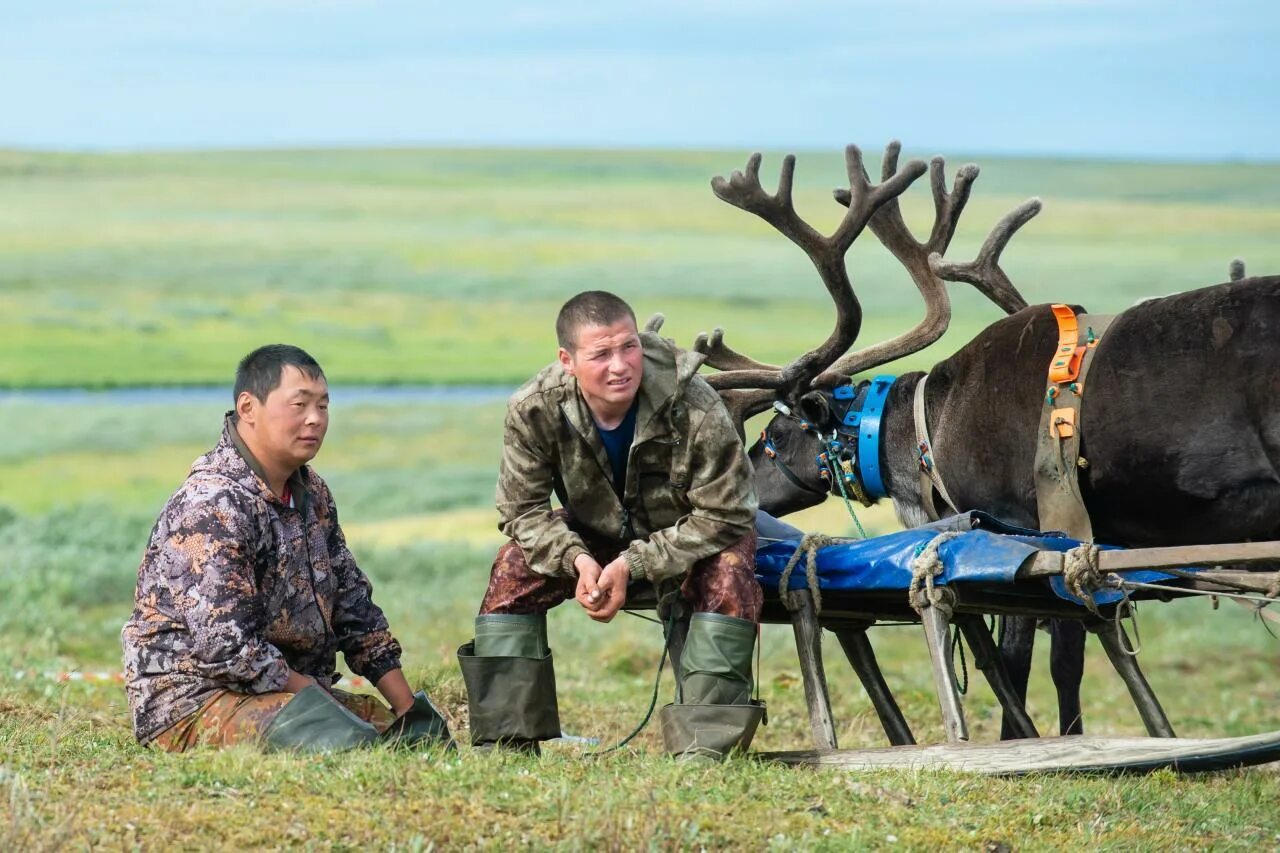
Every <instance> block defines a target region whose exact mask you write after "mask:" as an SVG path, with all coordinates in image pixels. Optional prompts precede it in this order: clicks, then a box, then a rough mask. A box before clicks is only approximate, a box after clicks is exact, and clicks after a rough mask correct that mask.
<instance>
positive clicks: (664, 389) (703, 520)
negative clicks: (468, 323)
mask: <svg viewBox="0 0 1280 853" xmlns="http://www.w3.org/2000/svg"><path fill="white" fill-rule="evenodd" d="M556 334H557V337H558V338H559V344H560V348H559V360H558V361H557V362H555V363H553V364H552V365H550V366H549V367H547V368H545V369H543V370H542V371H541V372H540V373H538V375H537V376H535V377H534V378H533V379H532V380H531V381H530V382H528V383H526V384H525V385H524V386H523V387H522V388H521V389H520V390H518V391H517V392H516V393H515V395H514V396H513V397H512V398H511V401H510V403H509V404H508V407H507V420H506V435H505V446H504V450H503V457H502V471H501V475H500V478H499V480H498V493H497V505H498V513H499V515H500V517H501V525H500V526H501V529H502V531H503V533H505V534H506V535H507V536H509V537H511V542H509V543H508V544H507V545H505V546H504V547H503V548H502V549H501V550H500V551H499V552H498V556H497V559H496V560H495V561H494V564H493V569H492V573H491V576H490V580H489V588H488V592H487V593H486V594H485V597H484V601H483V603H482V604H481V605H480V615H479V616H478V617H477V618H476V628H475V641H474V645H472V644H467V645H465V646H463V647H462V649H460V650H459V661H460V663H461V665H462V670H463V676H464V678H465V680H466V683H467V691H468V695H469V699H470V706H471V740H472V743H474V744H477V745H486V744H499V745H506V746H509V747H513V748H518V749H526V750H530V751H537V742H538V741H539V740H548V739H551V738H555V737H559V735H560V718H559V712H558V708H557V705H556V695H555V676H554V672H553V668H552V662H551V653H550V650H549V649H548V648H547V641H546V612H547V610H548V609H549V608H551V607H554V606H556V605H557V604H559V603H560V602H562V601H565V600H567V599H570V598H573V599H576V600H577V602H578V604H580V605H581V606H582V607H583V608H585V609H586V611H587V613H589V614H590V615H591V618H593V619H595V620H597V621H600V622H608V621H609V620H610V619H612V618H613V616H614V614H616V613H617V612H618V610H619V608H621V607H622V606H623V604H625V603H626V601H627V596H628V585H629V584H635V583H639V582H642V581H648V582H651V583H653V584H654V585H655V586H658V587H659V595H660V597H662V598H663V599H666V597H667V596H668V595H670V594H674V593H676V592H677V591H678V593H679V595H680V596H681V597H683V598H684V599H685V601H687V602H688V603H689V604H690V605H691V606H692V609H693V610H694V611H695V612H694V614H693V617H692V619H691V620H690V627H689V635H688V640H687V642H686V644H685V646H684V652H683V655H682V658H681V665H680V671H679V672H677V674H676V675H677V683H678V685H679V687H678V694H677V698H678V703H677V704H675V705H670V706H668V707H667V708H664V709H663V714H662V716H661V720H662V728H663V737H664V740H665V743H666V746H667V749H668V751H670V752H672V753H673V754H681V755H683V754H695V753H715V754H723V753H725V752H728V751H729V750H730V749H732V748H734V747H735V746H745V745H746V743H747V742H748V741H749V738H750V733H751V732H753V731H754V728H755V725H756V723H758V721H759V712H760V709H759V708H758V706H756V705H754V704H752V703H751V702H750V696H751V653H752V648H753V645H754V642H755V638H756V630H757V624H758V623H759V619H760V608H761V601H762V594H761V591H760V586H759V584H758V583H757V582H756V579H755V573H754V570H755V547H756V534H755V530H754V526H753V525H754V522H755V511H756V497H755V491H754V486H753V480H752V470H751V466H750V463H749V462H748V461H747V458H746V454H745V453H744V452H743V448H742V442H741V440H740V439H739V438H738V434H737V432H736V431H735V429H734V426H733V423H732V422H731V420H730V418H729V414H728V412H726V411H725V409H724V406H723V405H722V404H721V402H720V398H719V396H718V395H717V394H716V392H715V391H714V390H712V389H711V387H710V386H708V385H707V384H706V383H705V382H704V381H703V380H702V379H700V378H698V377H697V376H695V375H693V374H694V372H695V371H696V364H694V363H691V362H684V361H682V360H680V359H679V358H678V357H677V352H676V349H675V347H674V345H673V344H671V342H670V341H667V340H665V339H663V338H661V337H659V336H658V335H657V334H653V333H649V332H646V333H644V334H640V333H639V331H637V328H636V320H635V314H634V313H633V312H632V311H631V308H630V307H629V306H628V305H627V303H625V302H623V301H622V300H621V299H619V298H618V297H616V296H614V295H613V294H610V293H604V292H602V291H589V292H586V293H580V294H578V295H577V296H575V297H574V298H572V299H570V300H569V301H568V302H567V303H565V305H564V307H563V308H562V309H561V310H560V315H559V317H558V318H557V320H556ZM553 492H555V493H556V494H557V496H558V498H559V500H560V503H561V504H562V505H563V508H562V509H559V510H553V509H552V508H551V495H552V493H553ZM694 730H698V731H704V732H706V731H712V730H715V731H717V732H719V733H720V734H721V735H726V733H727V736H725V737H721V738H720V739H718V740H716V741H715V742H710V741H708V740H707V739H706V738H703V739H701V740H699V739H698V738H696V737H694V735H693V732H694Z"/></svg>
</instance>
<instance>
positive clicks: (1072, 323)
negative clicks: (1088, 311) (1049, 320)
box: [1049, 305, 1085, 383]
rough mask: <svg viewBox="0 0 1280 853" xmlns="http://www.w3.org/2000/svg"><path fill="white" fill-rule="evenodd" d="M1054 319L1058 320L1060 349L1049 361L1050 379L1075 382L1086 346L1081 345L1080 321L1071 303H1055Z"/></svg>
mask: <svg viewBox="0 0 1280 853" xmlns="http://www.w3.org/2000/svg"><path fill="white" fill-rule="evenodd" d="M1052 308H1053V319H1055V320H1057V321H1058V351H1057V352H1056V353H1054V355H1053V361H1051V362H1049V381H1050V382H1053V383H1062V382H1074V381H1075V378H1076V377H1077V376H1079V375H1080V362H1081V361H1083V360H1084V353H1085V348H1084V347H1082V346H1080V321H1079V320H1077V319H1076V312H1075V311H1072V310H1071V306H1069V305H1054V306H1052Z"/></svg>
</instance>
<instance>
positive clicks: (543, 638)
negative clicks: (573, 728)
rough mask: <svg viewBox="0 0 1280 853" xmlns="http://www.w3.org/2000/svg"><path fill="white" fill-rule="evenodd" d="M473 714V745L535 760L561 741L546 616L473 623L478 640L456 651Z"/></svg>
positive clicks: (483, 619) (491, 617) (503, 617)
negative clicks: (545, 744)
mask: <svg viewBox="0 0 1280 853" xmlns="http://www.w3.org/2000/svg"><path fill="white" fill-rule="evenodd" d="M458 665H459V666H461V667H462V679H463V681H465V682H466V685H467V701H468V704H469V706H470V709H471V744H472V746H475V747H479V748H481V749H485V748H491V747H494V746H497V747H500V748H504V749H512V750H517V751H520V752H531V753H534V754H538V753H539V752H540V749H539V747H538V741H542V740H552V739H553V738H558V737H560V709H559V706H558V705H557V704H556V673H555V666H554V664H553V663H552V659H551V649H550V648H549V647H548V646H547V622H546V615H545V614H536V615H523V614H522V615H511V614H490V615H485V616H477V617H476V637H475V640H473V641H472V642H470V643H467V644H466V645H464V646H462V647H461V648H459V649H458Z"/></svg>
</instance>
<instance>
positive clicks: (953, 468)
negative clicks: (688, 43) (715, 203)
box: [697, 143, 1280, 734]
mask: <svg viewBox="0 0 1280 853" xmlns="http://www.w3.org/2000/svg"><path fill="white" fill-rule="evenodd" d="M846 159H847V163H848V172H849V181H850V187H849V190H848V191H844V190H838V191H836V198H837V200H838V201H840V202H841V203H842V204H846V205H847V206H848V208H849V212H848V213H847V214H846V217H845V220H844V222H843V223H842V224H841V227H840V229H838V230H837V232H836V234H835V235H833V236H832V237H831V238H822V237H820V236H819V235H818V234H817V233H816V232H815V231H814V230H813V229H812V228H811V227H810V226H809V225H808V224H806V223H805V222H803V220H801V219H800V218H799V217H798V216H797V215H796V213H795V210H794V208H793V206H792V203H791V182H792V174H793V169H794V161H793V159H792V158H787V159H786V160H785V161H784V164H783V167H782V176H781V179H780V181H779V187H778V191H777V193H776V194H774V195H769V194H767V193H766V192H765V191H764V190H763V189H762V188H761V186H760V183H759V179H758V171H759V163H760V160H759V156H758V155H756V156H753V157H752V158H751V160H750V161H749V163H748V165H747V170H746V172H745V173H738V172H735V173H734V174H733V175H732V177H730V178H729V179H728V180H725V179H723V178H716V179H715V180H713V182H712V188H713V190H714V191H715V193H716V195H717V196H719V197H720V198H721V199H723V200H724V201H727V202H729V203H730V204H733V205H735V206H737V207H740V208H742V209H744V210H747V211H750V212H752V213H755V214H757V215H759V216H760V217H761V218H763V219H765V220H766V221H767V222H769V223H770V224H772V225H773V226H774V227H775V228H777V229H778V230H779V231H781V232H782V233H783V234H785V235H786V236H787V237H789V238H790V239H791V240H792V241H794V242H796V243H797V244H798V245H800V246H801V248H803V249H804V250H805V251H806V253H807V254H808V255H809V257H810V258H811V259H812V260H813V262H814V264H815V266H816V267H817V268H818V270H819V273H820V275H821V277H822V280H823V283H824V284H825V285H826V287H827V289H828V290H829V291H830V292H831V293H832V296H833V299H835V301H836V306H837V323H836V328H835V330H834V331H833V332H832V335H831V337H830V338H829V339H828V341H827V343H826V344H825V345H824V347H822V348H820V350H815V351H814V352H813V353H809V354H807V355H806V356H805V357H802V358H801V359H798V360H797V361H796V362H793V363H792V364H790V365H788V366H787V367H786V368H778V367H773V366H770V365H764V364H760V363H758V362H755V361H753V360H751V359H749V358H747V357H746V356H744V355H741V354H740V353H737V352H735V351H733V350H732V349H730V348H729V347H728V346H727V345H726V344H725V343H724V339H723V334H722V333H721V332H720V331H719V330H717V331H716V332H715V333H714V334H712V335H711V336H709V337H707V338H706V339H702V340H700V341H699V342H698V345H697V346H698V347H699V348H700V349H702V350H704V351H705V352H706V354H707V356H708V358H707V363H708V364H710V365H711V366H713V367H715V368H717V369H719V370H720V371H721V372H720V373H717V374H712V375H710V376H709V377H708V379H709V381H710V382H711V383H712V384H713V385H714V386H715V387H717V389H719V390H720V391H721V393H722V395H723V396H724V397H725V399H726V405H728V407H729V408H730V410H731V411H732V412H733V413H734V414H735V416H736V417H737V418H738V419H739V422H740V423H742V422H744V421H745V419H746V418H747V417H749V416H750V415H752V414H756V413H759V412H762V411H765V410H766V409H768V408H769V407H770V406H772V405H774V404H775V402H781V403H782V404H783V405H784V406H786V407H787V408H788V409H789V410H791V411H793V412H794V413H796V415H799V417H798V418H797V417H795V416H778V417H775V418H774V419H773V420H771V421H770V422H769V424H768V426H767V427H766V430H765V436H766V437H767V441H766V440H765V439H764V438H762V440H761V441H757V442H756V443H755V444H754V445H753V446H752V447H751V448H750V450H749V455H750V457H751V460H752V462H753V464H754V466H755V470H756V478H757V480H756V482H757V488H758V491H759V494H760V498H761V506H762V508H763V509H765V510H766V511H769V512H771V513H773V514H775V515H785V514H786V513H789V512H793V511H795V510H798V509H801V508H804V507H807V506H812V505H815V504H817V503H819V502H821V501H822V500H825V499H826V497H827V496H828V495H829V494H831V493H834V492H835V485H834V484H833V483H832V482H831V481H830V479H824V478H823V477H822V476H820V472H819V469H818V468H817V466H816V465H815V464H814V462H813V459H814V458H815V456H816V455H817V453H818V452H819V450H820V449H821V444H820V439H819V437H818V435H816V434H815V433H830V432H831V431H832V430H834V429H835V428H836V426H837V417H836V414H835V412H836V411H837V410H838V409H837V406H836V403H835V400H834V399H833V389H835V388H836V387H837V386H840V385H844V384H848V383H849V377H850V376H851V375H854V374H857V373H860V372H864V371H868V370H870V369H872V368H874V367H877V366H880V365H883V364H886V363H888V362H890V361H892V360H894V359H897V358H900V357H902V356H904V355H907V354H909V353H913V352H916V351H918V350H920V349H922V348H923V347H925V346H927V345H928V344H930V343H932V342H933V341H935V340H937V339H938V337H940V336H941V335H942V333H943V332H944V331H945V330H946V327H947V324H948V322H949V320H950V301H949V299H948V296H947V292H946V285H945V283H944V282H945V281H959V282H966V283H969V284H973V285H974V286H976V287H978V289H979V290H980V291H981V292H983V293H984V294H985V295H987V296H988V297H989V298H990V299H991V300H992V301H993V302H995V303H996V304H997V305H999V306H1000V307H1001V308H1002V309H1004V310H1005V311H1006V312H1009V316H1006V317H1004V318H1003V319H1000V320H998V321H996V322H995V323H993V324H992V325H991V326H989V327H988V328H987V329H985V330H984V331H982V332H981V333H979V334H978V335H977V337H975V338H974V339H973V340H972V341H970V342H969V343H968V344H966V345H965V346H963V347H962V348H961V349H960V350H959V351H958V352H957V353H955V354H954V355H952V356H951V357H950V358H947V359H944V360H943V361H941V362H939V363H938V364H936V365H934V366H933V368H932V369H930V370H929V371H928V373H927V374H924V373H920V372H913V373H907V374H905V375H902V376H898V377H897V378H896V379H895V380H894V381H893V382H892V385H891V386H890V387H889V388H888V392H887V398H886V399H885V400H884V403H883V416H882V422H881V440H880V445H879V458H878V460H877V461H878V463H879V468H880V475H881V479H882V482H883V489H884V493H885V494H886V495H887V496H888V497H889V498H890V499H891V500H892V501H893V505H894V509H895V512H896V513H897V516H898V518H899V520H900V521H902V523H903V524H905V525H908V526H912V525H917V524H920V523H923V522H925V521H927V520H928V510H927V506H928V505H929V504H931V503H935V500H934V496H933V494H932V493H930V494H926V490H925V489H923V488H922V486H921V476H920V467H919V457H918V453H917V446H918V441H917V432H916V426H915V422H914V421H915V419H914V417H913V406H912V403H913V397H914V395H915V392H916V388H917V386H918V385H919V384H920V383H921V382H922V381H923V380H924V379H925V378H926V375H927V380H928V381H927V383H926V386H925V389H926V393H925V394H924V395H923V398H924V421H925V423H926V425H927V430H928V435H929V436H930V437H931V441H932V457H933V459H934V461H935V462H936V464H937V469H936V470H937V472H938V473H939V474H940V478H941V480H942V482H943V484H944V486H945V492H946V496H945V498H946V500H949V501H950V503H951V505H952V507H953V508H954V509H955V510H970V509H980V510H983V511H985V512H988V513H990V514H991V515H994V516H996V517H997V518H1000V519H1002V520H1004V521H1006V522H1009V523H1011V524H1015V525H1020V526H1024V527H1036V526H1037V523H1038V507H1037V499H1036V489H1035V485H1034V481H1033V470H1032V469H1033V463H1034V459H1035V450H1036V441H1037V435H1038V432H1039V430H1040V428H1041V426H1040V418H1041V411H1042V409H1043V407H1044V397H1045V390H1046V372H1047V367H1048V364H1049V361H1050V358H1051V356H1052V355H1053V354H1054V352H1055V350H1056V347H1057V343H1058V331H1057V323H1056V321H1055V319H1054V317H1053V316H1052V313H1051V311H1050V308H1049V306H1047V305H1036V306H1030V307H1028V306H1026V302H1025V300H1023V298H1022V297H1021V295H1019V294H1018V292H1017V290H1016V289H1015V288H1014V287H1013V285H1012V284H1011V283H1010V282H1009V279H1008V277H1007V276H1006V275H1005V274H1004V272H1003V271H1002V270H1001V268H1000V266H999V258H1000V253H1001V251H1002V250H1003V248H1004V246H1005V245H1006V244H1007V242H1008V240H1009V239H1010V237H1011V236H1012V235H1013V233H1014V232H1015V231H1016V230H1017V229H1018V228H1019V227H1020V226H1021V225H1022V224H1024V223H1025V222H1026V221H1027V220H1029V219H1030V218H1031V217H1032V216H1034V215H1035V214H1036V213H1037V212H1038V211H1039V202H1038V201H1037V200H1032V201H1030V202H1027V203H1025V204H1024V205H1022V206H1021V207H1019V208H1018V209H1017V210H1015V211H1014V212H1012V213H1011V214H1010V215H1009V216H1007V217H1006V218H1005V219H1004V220H1003V221H1002V222H1001V223H1000V224H998V225H997V226H996V227H995V229H993V231H992V232H991V235H990V236H989V237H988V239H987V241H986V243H985V244H984V245H983V247H982V249H981V250H980V251H979V253H978V256H977V258H976V260H974V261H973V262H970V263H965V264H955V263H951V262H948V261H945V260H943V258H942V255H943V253H944V252H945V251H946V249H947V246H948V244H949V242H950V240H951V237H952V235H953V234H954V232H955V227H956V223H957V220H958V217H959V215H960V212H961V211H962V209H963V208H964V205H965V202H966V201H967V198H968V194H969V188H970V185H971V183H972V181H973V179H974V178H975V177H976V175H977V168H976V167H973V166H966V167H964V168H963V169H961V170H960V171H959V173H958V174H957V176H956V180H955V183H954V186H953V188H952V189H951V190H950V191H949V192H948V191H947V189H946V185H945V176H944V171H943V162H942V161H941V159H935V160H934V161H933V163H932V168H931V170H930V171H931V177H932V186H933V196H934V203H935V210H936V216H935V220H934V224H933V228H932V230H931V232H930V234H929V236H928V238H927V239H926V240H924V241H919V240H917V239H916V238H915V237H914V236H912V234H911V233H910V231H909V230H908V229H907V227H906V225H905V223H904V222H903V220H902V216H901V212H900V210H899V207H898V203H897V196H898V195H899V194H900V193H901V192H902V190H904V189H905V187H906V184H908V183H910V182H911V181H913V180H915V178H917V177H919V175H921V174H923V172H924V171H925V167H924V165H923V164H922V163H920V162H918V161H913V162H911V163H909V164H907V165H906V166H905V167H903V169H902V171H901V172H899V171H898V163H897V160H898V145H897V143H891V144H890V146H889V147H888V149H887V150H886V153H885V157H884V168H883V176H884V177H883V179H882V180H883V182H882V183H881V184H880V185H879V186H872V185H871V184H870V183H869V180H868V178H867V176H866V174H865V172H864V171H863V168H862V161H861V155H860V154H859V153H858V151H857V149H856V148H853V147H850V148H849V149H848V151H847V157H846ZM890 187H891V188H892V190H893V191H892V192H888V191H887V189H886V188H890ZM863 225H866V226H868V227H870V228H871V230H872V232H873V233H875V234H876V236H877V237H878V238H879V239H880V241H881V242H882V243H883V244H884V245H885V246H886V247H887V248H888V249H889V250H890V251H891V252H892V253H893V254H894V255H895V256H896V257H897V258H898V259H899V261H900V262H901V263H902V264H903V265H904V266H905V267H906V269H907V271H908V272H909V273H910V275H911V278H912V280H913V282H914V283H915V285H916V287H917V288H918V289H919V291H920V293H921V295H922V296H923V297H924V302H925V313H924V318H923V319H922V320H921V321H920V322H919V323H918V324H917V325H916V326H915V327H914V328H913V329H911V330H910V331H908V332H907V333H905V334H903V335H900V336H898V337H896V338H894V339H892V340H890V341H887V342H884V343H880V344H876V345H873V346H870V347H866V348H864V349H861V350H858V351H855V352H852V353H849V354H847V355H844V356H843V357H840V358H838V359H837V358H835V357H834V356H832V353H843V352H845V351H846V350H847V349H848V347H850V346H851V345H852V344H853V342H854V341H855V340H856V338H857V334H858V331H859V327H860V324H861V310H860V308H859V305H858V301H857V298H856V295H854V293H853V291H852V286H851V284H850V283H849V279H848V276H847V274H846V272H845V269H844V263H843V253H844V252H845V251H846V250H847V249H848V248H849V245H850V244H851V242H852V237H855V236H856V235H857V233H858V231H860V230H861V227H862V226H863ZM1239 275H1240V274H1238V273H1237V272H1235V271H1233V274H1232V278H1233V280H1232V281H1231V282H1230V283H1227V284H1220V285H1216V286H1213V287H1207V288H1203V289H1199V290H1194V291H1190V292H1187V293H1182V294H1176V295H1173V296H1169V297H1165V298H1162V299H1155V300H1151V301H1147V302H1143V303H1140V304H1138V305H1135V306H1134V307H1132V308H1130V309H1128V310H1126V311H1124V312H1122V313H1121V314H1119V315H1118V316H1117V317H1116V318H1115V320H1114V322H1113V323H1112V324H1111V326H1110V328H1109V329H1108V330H1107V332H1106V336H1105V341H1104V342H1103V343H1102V344H1101V345H1100V346H1099V347H1098V349H1097V351H1096V358H1095V359H1094V361H1093V365H1092V368H1091V372H1090V373H1089V376H1088V386H1089V387H1088V391H1087V394H1085V395H1084V396H1083V408H1082V411H1081V423H1082V430H1081V431H1082V436H1083V438H1082V445H1081V454H1080V455H1081V457H1082V458H1083V459H1086V460H1088V461H1087V467H1081V469H1080V478H1079V479H1080V489H1081V493H1082V496H1083V499H1084V503H1085V506H1086V507H1087V509H1088V512H1089V516H1090V518H1091V520H1092V525H1093V532H1094V534H1095V538H1096V540H1097V541H1099V542H1105V543H1111V544H1116V545H1124V546H1130V547H1144V546H1160V545H1181V544H1204V543H1220V542H1241V541H1248V540H1257V539H1275V538H1280V369H1277V368H1280V277H1276V276H1269V277H1257V278H1243V277H1239ZM1238 277H1239V280H1236V279H1237V278H1238ZM819 353H820V356H819ZM867 389H868V383H866V382H863V383H859V384H858V385H857V386H856V387H855V391H854V400H853V402H852V405H853V406H854V407H855V408H856V407H858V406H861V405H862V402H863V400H864V399H865V396H866V393H867ZM802 421H803V423H804V425H802V423H801V422H802ZM766 445H767V446H768V449H769V452H768V453H766ZM860 467H861V466H860ZM930 492H932V488H931V489H930ZM938 497H942V495H939V496H938ZM936 503H940V504H944V505H945V501H936ZM940 510H941V512H942V513H943V514H948V513H950V512H951V511H952V510H949V509H945V508H944V507H940ZM1031 629H1032V625H1031V623H1030V620H1010V623H1009V630H1008V631H1007V632H1006V634H1005V636H1004V642H1003V643H1002V652H1003V656H1004V657H1005V664H1006V667H1007V668H1008V669H1009V671H1010V675H1011V676H1012V677H1013V680H1014V682H1015V690H1017V691H1020V692H1021V693H1022V695H1023V696H1025V688H1026V677H1027V672H1028V669H1029V663H1030V651H1031V640H1032V633H1031ZM1054 636H1055V643H1054V653H1053V656H1052V663H1051V670H1052V671H1053V674H1054V681H1055V684H1056V685H1057V686H1058V688H1059V721H1060V728H1061V730H1062V731H1063V733H1068V732H1074V731H1079V730H1080V712H1079V695H1078V688H1079V681H1080V675H1081V671H1082V661H1083V648H1084V634H1083V630H1082V629H1081V628H1080V626H1079V624H1078V623H1068V622H1061V623H1055V630H1054ZM1012 731H1013V729H1012V727H1011V725H1010V722H1009V720H1008V718H1007V717H1006V725H1005V734H1009V733H1011V732H1012Z"/></svg>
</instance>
